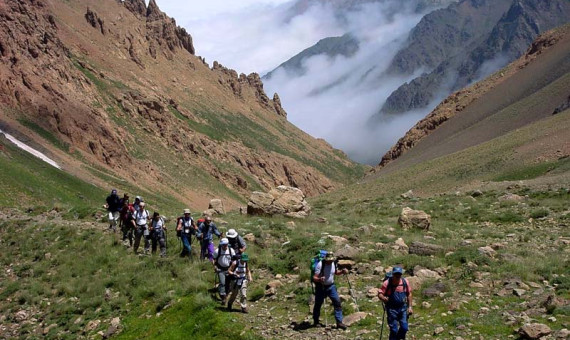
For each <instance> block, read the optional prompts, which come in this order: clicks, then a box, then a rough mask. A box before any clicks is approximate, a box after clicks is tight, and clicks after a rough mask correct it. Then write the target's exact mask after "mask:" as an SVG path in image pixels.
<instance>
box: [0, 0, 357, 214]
mask: <svg viewBox="0 0 570 340" xmlns="http://www.w3.org/2000/svg"><path fill="white" fill-rule="evenodd" d="M0 37H1V38H0V75H1V78H2V82H1V84H0V110H1V111H0V112H2V115H1V117H0V124H1V127H2V129H3V130H4V131H7V132H10V133H12V134H14V135H16V136H18V137H20V138H22V139H24V140H26V141H27V142H28V143H30V144H32V145H35V146H37V147H39V148H40V149H42V150H43V151H45V152H46V153H48V154H50V155H51V156H52V157H53V158H55V159H56V160H58V162H60V163H61V164H63V167H64V169H65V170H66V171H67V172H70V173H72V174H74V175H76V176H79V177H81V178H83V179H86V180H88V181H89V182H91V183H94V184H96V185H100V186H101V185H103V186H107V185H109V186H110V185H113V186H125V185H127V184H128V185H134V186H137V187H143V188H147V189H151V188H152V190H153V191H157V192H161V193H167V194H169V195H172V196H173V197H175V198H176V199H177V200H179V201H182V202H186V203H189V204H191V205H193V206H196V207H200V208H201V207H203V205H204V204H205V203H204V202H206V201H207V200H208V199H209V198H212V197H213V196H220V197H223V198H226V199H229V200H230V202H231V203H230V205H233V206H235V205H236V204H238V203H239V202H241V201H243V197H245V196H246V195H247V194H248V193H249V192H250V191H252V190H256V189H267V188H270V187H273V186H276V185H280V184H286V185H291V186H296V187H299V188H301V189H302V190H303V191H304V192H305V193H307V194H308V195H315V194H319V193H323V192H326V191H328V190H331V189H333V188H335V187H338V186H340V185H341V184H342V183H344V182H346V181H348V180H349V178H351V177H353V176H357V175H358V174H359V173H361V171H362V170H361V169H360V167H358V166H356V165H355V164H354V163H352V162H350V161H349V160H348V159H347V158H346V156H345V155H344V154H343V153H341V152H339V151H338V150H334V149H333V148H332V147H331V146H330V145H328V144H327V143H326V142H324V141H322V140H316V139H314V138H312V137H310V136H309V135H307V134H305V133H303V132H302V131H300V130H299V129H297V128H296V127H294V126H293V125H292V124H290V123H289V122H287V120H286V113H285V111H284V110H283V109H282V108H281V104H280V100H279V97H278V96H277V95H275V96H273V99H271V98H269V97H268V96H267V94H266V93H265V92H264V90H263V84H262V82H261V80H260V78H259V76H258V75H257V74H250V75H244V74H241V75H238V73H237V72H236V71H233V70H229V69H227V68H224V67H223V66H222V65H220V64H218V63H214V64H213V67H212V68H210V67H209V66H208V64H206V62H205V61H204V60H203V59H202V58H200V57H198V56H196V55H195V48H194V45H193V42H192V37H191V35H190V34H189V33H188V32H186V31H185V30H184V29H183V28H180V27H178V26H177V25H176V22H175V21H174V20H173V19H171V18H169V17H168V16H166V14H164V13H163V12H162V11H160V9H159V8H158V6H157V4H156V2H155V1H154V0H152V1H150V3H149V5H148V7H147V6H146V5H145V3H144V1H143V0H126V1H124V2H121V1H113V0H105V1H96V2H93V1H87V0H85V1H72V2H69V1H58V0H26V1H12V0H9V1H6V2H2V3H1V4H0ZM198 50H199V48H198Z"/></svg>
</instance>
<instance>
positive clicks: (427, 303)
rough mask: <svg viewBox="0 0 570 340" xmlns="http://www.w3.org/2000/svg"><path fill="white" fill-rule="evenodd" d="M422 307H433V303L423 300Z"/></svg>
mask: <svg viewBox="0 0 570 340" xmlns="http://www.w3.org/2000/svg"><path fill="white" fill-rule="evenodd" d="M422 308H425V309H430V308H431V303H429V302H427V301H423V302H422Z"/></svg>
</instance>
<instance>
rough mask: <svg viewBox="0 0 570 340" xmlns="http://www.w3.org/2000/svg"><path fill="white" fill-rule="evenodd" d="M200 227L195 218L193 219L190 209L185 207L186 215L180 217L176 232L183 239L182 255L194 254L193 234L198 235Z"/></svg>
mask: <svg viewBox="0 0 570 340" xmlns="http://www.w3.org/2000/svg"><path fill="white" fill-rule="evenodd" d="M197 230H198V227H197V226H196V223H194V220H193V219H192V216H191V213H190V209H184V216H182V217H179V218H178V223H177V224H176V233H177V235H179V237H180V239H181V240H182V246H183V247H182V252H181V253H180V257H184V256H186V255H188V257H190V256H191V255H192V252H191V251H192V235H196V231H197Z"/></svg>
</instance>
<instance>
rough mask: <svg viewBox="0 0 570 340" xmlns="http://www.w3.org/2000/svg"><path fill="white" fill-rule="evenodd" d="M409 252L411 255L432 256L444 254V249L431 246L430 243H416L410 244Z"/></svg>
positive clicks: (434, 245)
mask: <svg viewBox="0 0 570 340" xmlns="http://www.w3.org/2000/svg"><path fill="white" fill-rule="evenodd" d="M408 251H409V253H410V254H416V255H421V256H430V255H435V254H437V253H441V252H443V247H442V246H439V245H436V244H429V243H423V242H417V241H416V242H412V244H410V248H409V250H408Z"/></svg>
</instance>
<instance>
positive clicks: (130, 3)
mask: <svg viewBox="0 0 570 340" xmlns="http://www.w3.org/2000/svg"><path fill="white" fill-rule="evenodd" d="M122 3H123V5H124V6H125V8H126V9H128V10H129V11H131V12H132V13H133V14H134V15H136V16H139V17H146V4H145V2H144V0H124V1H122Z"/></svg>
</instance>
